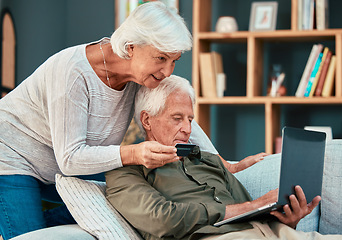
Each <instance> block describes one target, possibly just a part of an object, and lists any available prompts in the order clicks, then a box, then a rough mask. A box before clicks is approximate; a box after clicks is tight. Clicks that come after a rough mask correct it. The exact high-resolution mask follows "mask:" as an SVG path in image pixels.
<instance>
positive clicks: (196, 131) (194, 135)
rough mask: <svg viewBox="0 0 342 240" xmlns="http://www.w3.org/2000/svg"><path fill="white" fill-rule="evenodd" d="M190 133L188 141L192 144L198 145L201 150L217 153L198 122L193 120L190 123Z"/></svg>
mask: <svg viewBox="0 0 342 240" xmlns="http://www.w3.org/2000/svg"><path fill="white" fill-rule="evenodd" d="M191 128H192V129H191V130H192V131H191V135H190V139H189V142H190V143H192V144H196V145H197V146H199V147H200V149H201V151H203V152H210V153H212V154H215V155H216V154H218V151H217V150H216V148H215V147H214V145H213V144H212V142H211V141H210V139H209V138H208V136H207V135H206V134H205V133H204V131H203V130H202V128H201V127H200V126H199V125H198V123H197V122H196V121H195V120H193V121H192V123H191Z"/></svg>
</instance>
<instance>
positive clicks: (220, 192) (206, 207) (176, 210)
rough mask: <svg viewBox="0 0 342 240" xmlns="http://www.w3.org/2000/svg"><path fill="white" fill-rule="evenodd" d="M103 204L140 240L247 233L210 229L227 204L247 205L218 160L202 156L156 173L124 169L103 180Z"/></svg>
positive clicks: (245, 195)
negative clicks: (106, 204)
mask: <svg viewBox="0 0 342 240" xmlns="http://www.w3.org/2000/svg"><path fill="white" fill-rule="evenodd" d="M106 182H107V199H108V200H109V201H110V202H111V204H112V205H113V206H114V207H115V208H116V209H117V210H118V211H119V212H120V213H121V214H122V215H123V216H124V217H125V218H126V219H127V220H128V221H129V222H130V223H131V224H132V225H133V226H134V227H135V228H136V229H137V230H138V231H139V232H140V233H141V235H142V236H143V237H144V238H145V239H198V238H199V237H201V236H204V235H207V234H222V233H227V232H231V231H240V230H244V229H248V228H252V226H251V225H250V224H249V223H239V224H225V225H222V226H220V227H214V226H212V225H213V224H214V223H215V222H217V221H220V220H222V219H223V218H224V215H225V207H226V205H228V204H236V203H242V202H246V201H250V200H251V197H250V195H249V194H248V192H247V191H246V189H245V188H244V187H243V186H242V184H241V183H240V182H239V181H238V180H237V179H236V178H235V177H234V176H233V175H232V174H231V173H230V172H229V171H227V170H226V168H225V167H224V165H223V163H222V162H221V159H220V158H219V157H218V156H216V155H213V154H209V153H205V152H202V156H201V157H189V158H188V157H185V158H184V159H183V161H178V162H174V163H169V164H167V165H165V166H163V167H160V168H157V169H147V168H145V167H143V166H128V167H123V168H119V169H115V170H113V171H110V172H108V173H107V174H106Z"/></svg>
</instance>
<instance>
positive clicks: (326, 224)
mask: <svg viewBox="0 0 342 240" xmlns="http://www.w3.org/2000/svg"><path fill="white" fill-rule="evenodd" d="M341 183H342V140H341V139H335V140H332V141H328V142H327V146H326V152H325V160H324V170H323V189H322V203H321V219H320V226H319V232H320V233H322V234H342V200H341V199H342V187H341Z"/></svg>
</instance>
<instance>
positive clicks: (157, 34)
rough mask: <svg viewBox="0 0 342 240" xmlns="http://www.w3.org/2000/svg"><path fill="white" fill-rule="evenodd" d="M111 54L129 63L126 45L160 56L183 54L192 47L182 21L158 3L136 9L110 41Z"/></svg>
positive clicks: (170, 10) (173, 11)
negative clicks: (151, 50)
mask: <svg viewBox="0 0 342 240" xmlns="http://www.w3.org/2000/svg"><path fill="white" fill-rule="evenodd" d="M110 42H111V45H112V48H113V51H114V53H116V54H117V55H118V56H120V57H121V58H125V59H129V56H128V52H127V48H128V46H130V45H133V44H135V45H152V46H154V47H155V48H157V49H158V50H160V51H161V52H169V53H170V52H184V51H188V50H190V49H191V47H192V36H191V33H190V32H189V30H188V28H187V27H186V24H185V22H184V19H183V18H182V17H181V16H179V15H178V14H177V13H176V11H175V10H174V9H171V8H168V7H167V6H166V5H165V4H164V3H162V2H160V1H155V2H149V3H144V4H142V5H140V6H139V7H137V8H136V9H135V10H134V11H133V12H132V13H131V14H130V15H129V16H128V18H127V19H126V20H125V21H124V22H123V23H122V24H121V26H120V27H119V28H118V29H117V30H116V31H115V32H114V33H113V34H112V36H111V39H110Z"/></svg>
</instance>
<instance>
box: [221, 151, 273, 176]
mask: <svg viewBox="0 0 342 240" xmlns="http://www.w3.org/2000/svg"><path fill="white" fill-rule="evenodd" d="M268 155H269V154H268V153H264V152H261V153H258V154H255V155H251V156H248V157H245V158H244V159H242V160H241V161H240V162H238V163H235V164H230V163H228V162H227V161H226V160H224V159H223V158H222V157H221V156H220V155H219V157H220V158H221V160H222V162H223V164H224V166H225V167H226V168H227V169H228V171H229V172H231V173H237V172H240V171H242V170H244V169H246V168H249V167H250V166H252V165H254V164H256V163H257V162H260V161H261V160H263V159H264V157H266V156H268Z"/></svg>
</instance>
